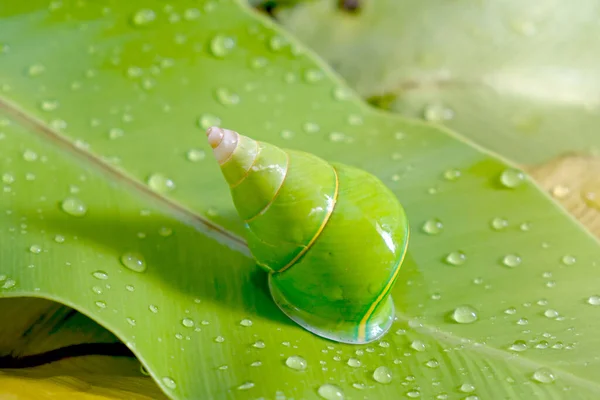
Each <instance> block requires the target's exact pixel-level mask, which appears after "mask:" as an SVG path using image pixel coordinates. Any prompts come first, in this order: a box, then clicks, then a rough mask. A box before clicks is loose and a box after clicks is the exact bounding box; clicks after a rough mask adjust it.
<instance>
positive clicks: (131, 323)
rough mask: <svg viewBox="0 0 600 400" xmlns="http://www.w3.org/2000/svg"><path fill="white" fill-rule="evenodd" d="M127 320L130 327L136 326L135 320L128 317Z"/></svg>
mask: <svg viewBox="0 0 600 400" xmlns="http://www.w3.org/2000/svg"><path fill="white" fill-rule="evenodd" d="M126 320H127V323H128V324H129V325H131V326H135V319H133V318H129V317H127V318H126Z"/></svg>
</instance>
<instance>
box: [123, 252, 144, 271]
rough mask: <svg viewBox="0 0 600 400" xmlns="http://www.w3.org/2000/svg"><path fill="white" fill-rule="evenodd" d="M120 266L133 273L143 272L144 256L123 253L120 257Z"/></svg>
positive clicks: (134, 253)
mask: <svg viewBox="0 0 600 400" xmlns="http://www.w3.org/2000/svg"><path fill="white" fill-rule="evenodd" d="M121 264H123V266H125V267H127V268H129V269H130V270H132V271H135V272H144V271H145V270H146V261H145V260H144V256H142V255H141V254H140V253H136V252H127V253H124V254H123V255H122V256H121Z"/></svg>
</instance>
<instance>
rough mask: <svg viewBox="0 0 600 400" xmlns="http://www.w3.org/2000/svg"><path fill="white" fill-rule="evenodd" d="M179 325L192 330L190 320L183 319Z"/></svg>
mask: <svg viewBox="0 0 600 400" xmlns="http://www.w3.org/2000/svg"><path fill="white" fill-rule="evenodd" d="M181 325H183V326H185V327H186V328H193V327H194V320H193V319H191V318H184V319H182V320H181Z"/></svg>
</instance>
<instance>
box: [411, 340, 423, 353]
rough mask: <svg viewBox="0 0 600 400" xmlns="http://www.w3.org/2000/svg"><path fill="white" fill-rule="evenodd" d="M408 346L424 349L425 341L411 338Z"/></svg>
mask: <svg viewBox="0 0 600 400" xmlns="http://www.w3.org/2000/svg"><path fill="white" fill-rule="evenodd" d="M410 347H412V348H413V349H414V350H416V351H424V350H425V343H423V342H422V341H420V340H413V342H412V343H411V344H410Z"/></svg>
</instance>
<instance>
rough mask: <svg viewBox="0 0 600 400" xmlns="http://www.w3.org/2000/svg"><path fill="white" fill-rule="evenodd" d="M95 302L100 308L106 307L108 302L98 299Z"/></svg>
mask: <svg viewBox="0 0 600 400" xmlns="http://www.w3.org/2000/svg"><path fill="white" fill-rule="evenodd" d="M94 304H96V307H98V308H102V309H104V308H106V303H105V302H103V301H102V300H98V301H96V302H95V303H94Z"/></svg>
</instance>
